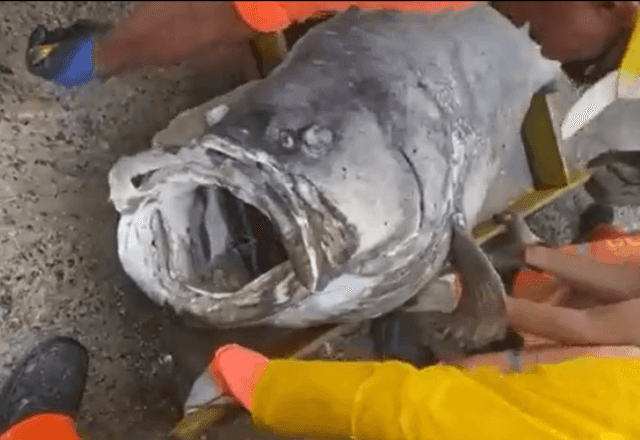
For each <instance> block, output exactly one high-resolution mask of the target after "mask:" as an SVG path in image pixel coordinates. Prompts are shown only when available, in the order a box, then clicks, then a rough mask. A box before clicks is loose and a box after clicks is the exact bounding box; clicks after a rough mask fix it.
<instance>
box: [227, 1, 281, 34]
mask: <svg viewBox="0 0 640 440" xmlns="http://www.w3.org/2000/svg"><path fill="white" fill-rule="evenodd" d="M233 4H234V6H235V7H236V11H237V12H238V14H239V15H240V17H242V19H243V20H244V22H245V23H246V24H248V25H249V27H250V28H252V29H254V30H256V31H258V32H264V33H268V32H277V31H280V30H282V29H284V28H286V27H287V26H289V25H290V24H291V19H290V18H289V15H288V14H287V11H285V9H284V8H283V7H282V5H281V3H280V2H266V1H265V2H233Z"/></svg>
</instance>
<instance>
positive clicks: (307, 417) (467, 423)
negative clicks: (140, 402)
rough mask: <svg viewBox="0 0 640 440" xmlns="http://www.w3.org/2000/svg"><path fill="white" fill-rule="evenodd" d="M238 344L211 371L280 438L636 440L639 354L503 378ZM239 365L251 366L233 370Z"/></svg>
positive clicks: (219, 357)
mask: <svg viewBox="0 0 640 440" xmlns="http://www.w3.org/2000/svg"><path fill="white" fill-rule="evenodd" d="M235 347H237V346H235ZM240 348H241V347H240ZM241 349H242V348H241ZM242 351H244V352H243V354H242V356H240V357H239V356H237V355H234V349H232V348H231V349H230V348H229V347H228V346H227V347H223V348H221V349H220V351H219V352H218V353H216V356H215V359H214V361H213V362H212V365H211V367H210V371H211V374H212V375H213V377H216V378H217V379H216V380H219V381H220V382H222V383H223V384H225V385H224V388H225V389H226V390H227V392H231V394H236V393H238V394H243V395H244V396H245V397H246V396H248V397H249V398H248V399H244V402H245V403H244V406H245V408H247V409H248V410H249V411H250V412H251V414H252V418H253V420H254V422H255V423H256V425H257V426H258V427H261V428H264V429H268V430H272V431H275V432H277V433H279V434H282V435H285V436H286V435H289V436H291V435H294V436H302V437H306V438H327V437H336V436H338V437H349V436H351V437H352V438H353V437H356V438H361V439H373V438H375V439H376V440H385V439H409V438H429V439H434V440H439V439H447V440H456V439H468V438H496V439H512V438H519V439H525V440H526V439H539V438H544V439H565V440H566V439H582V438H601V437H599V436H600V435H601V434H602V433H610V434H612V435H617V436H620V438H639V437H640V427H638V425H637V423H635V421H636V420H637V417H638V416H639V415H640V408H638V407H637V406H636V405H634V404H633V402H634V398H633V396H635V395H636V394H637V393H638V392H639V390H638V386H639V385H638V383H637V379H636V378H637V371H638V368H640V360H638V359H622V358H621V357H620V356H619V355H618V354H616V353H613V352H612V353H609V354H608V355H610V356H614V357H612V358H607V357H582V358H578V359H573V360H570V361H566V362H562V363H559V364H557V365H542V366H537V367H535V368H534V369H530V370H529V371H527V372H524V373H519V374H508V375H503V374H502V373H500V372H498V371H495V370H491V369H488V368H478V369H477V370H476V371H468V370H465V369H461V368H458V367H454V366H442V365H440V366H433V367H428V368H425V369H422V370H418V369H416V368H414V367H412V366H410V365H408V364H406V363H401V362H335V361H299V360H266V358H264V357H262V356H261V355H259V354H257V353H255V352H251V351H250V350H246V349H242ZM220 352H221V354H220ZM577 355H578V356H579V354H577ZM605 355H607V354H606V353H605ZM636 356H637V354H636ZM243 358H244V359H246V361H243ZM247 365H248V366H251V365H254V366H257V369H252V368H249V369H246V368H244V372H240V374H238V373H236V372H237V371H238V370H243V368H238V367H239V366H243V367H244V366H247ZM247 390H250V391H247Z"/></svg>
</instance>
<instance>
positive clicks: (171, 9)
mask: <svg viewBox="0 0 640 440" xmlns="http://www.w3.org/2000/svg"><path fill="white" fill-rule="evenodd" d="M255 34H256V33H255V32H254V31H253V30H252V29H251V28H249V27H248V25H246V24H245V23H244V21H243V20H242V19H241V18H240V17H239V16H238V15H237V14H236V11H235V8H234V6H233V4H232V3H231V2H143V3H142V4H141V5H140V6H139V7H138V8H137V9H136V10H135V11H134V12H133V13H132V14H131V16H129V17H126V18H124V19H122V20H121V21H119V22H118V23H117V24H116V25H115V27H114V28H113V30H112V32H111V33H110V35H109V36H108V38H106V39H104V40H101V41H98V42H96V48H95V53H94V56H95V62H96V66H97V68H98V70H99V71H100V72H101V73H102V74H103V76H105V77H107V76H113V75H117V74H119V73H121V72H123V71H126V70H131V69H137V68H140V67H144V66H167V65H171V64H178V63H181V62H182V61H184V60H185V59H187V58H189V57H193V56H194V54H197V53H198V52H199V51H202V50H204V51H208V50H210V47H211V46H212V45H213V44H217V43H223V44H229V43H231V44H233V43H238V42H242V41H248V40H249V39H251V38H252V37H253V36H254V35H255Z"/></svg>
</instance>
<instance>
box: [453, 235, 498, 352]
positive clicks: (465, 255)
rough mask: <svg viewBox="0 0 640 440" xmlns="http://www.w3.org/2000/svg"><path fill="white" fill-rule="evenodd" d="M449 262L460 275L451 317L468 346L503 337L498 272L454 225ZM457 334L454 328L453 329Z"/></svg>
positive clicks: (480, 250)
mask: <svg viewBox="0 0 640 440" xmlns="http://www.w3.org/2000/svg"><path fill="white" fill-rule="evenodd" d="M451 252H452V255H451V257H452V262H453V266H454V268H455V269H456V270H457V272H458V273H459V274H460V275H461V277H462V285H463V294H462V298H461V299H460V302H459V303H458V307H457V308H456V309H455V310H454V311H453V313H452V314H451V315H452V318H453V319H454V321H455V322H456V324H457V327H459V329H458V330H457V332H458V333H460V329H463V330H464V332H463V335H462V336H461V337H460V341H461V342H463V343H464V345H465V346H467V347H468V348H480V347H482V346H483V345H486V344H488V343H490V342H493V341H495V340H497V339H501V338H504V337H505V336H506V331H507V310H506V305H505V298H506V291H505V288H504V284H503V283H502V279H501V278H500V275H499V274H498V272H497V271H496V270H495V268H494V267H493V265H492V264H491V261H490V260H489V258H488V257H487V255H486V254H485V253H484V251H483V250H482V249H481V248H480V245H479V244H478V243H477V242H476V241H475V239H474V238H473V237H472V236H471V234H469V233H468V232H466V231H465V230H463V229H462V228H460V227H458V226H454V227H453V237H452V240H451ZM454 336H456V332H454Z"/></svg>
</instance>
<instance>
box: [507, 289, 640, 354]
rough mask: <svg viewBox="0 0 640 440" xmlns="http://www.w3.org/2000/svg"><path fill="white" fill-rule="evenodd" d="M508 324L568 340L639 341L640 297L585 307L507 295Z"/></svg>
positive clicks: (569, 341)
mask: <svg viewBox="0 0 640 440" xmlns="http://www.w3.org/2000/svg"><path fill="white" fill-rule="evenodd" d="M507 314H508V315H509V324H510V325H512V326H513V327H515V328H517V329H520V330H523V331H525V332H527V333H532V334H534V335H538V336H542V337H545V338H549V339H553V340H556V341H559V342H562V343H565V344H576V345H579V344H598V345H627V344H629V345H638V346H640V327H639V326H638V325H637V323H636V321H637V319H638V317H639V316H640V299H633V300H628V301H623V302H619V303H616V304H610V305H605V306H597V307H591V308H588V309H584V310H576V309H569V308H566V307H554V306H551V305H548V304H538V303H535V302H533V301H529V300H526V299H519V298H507Z"/></svg>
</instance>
